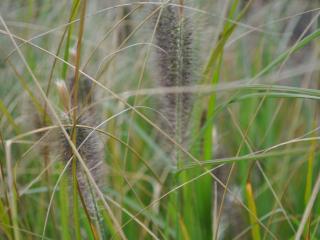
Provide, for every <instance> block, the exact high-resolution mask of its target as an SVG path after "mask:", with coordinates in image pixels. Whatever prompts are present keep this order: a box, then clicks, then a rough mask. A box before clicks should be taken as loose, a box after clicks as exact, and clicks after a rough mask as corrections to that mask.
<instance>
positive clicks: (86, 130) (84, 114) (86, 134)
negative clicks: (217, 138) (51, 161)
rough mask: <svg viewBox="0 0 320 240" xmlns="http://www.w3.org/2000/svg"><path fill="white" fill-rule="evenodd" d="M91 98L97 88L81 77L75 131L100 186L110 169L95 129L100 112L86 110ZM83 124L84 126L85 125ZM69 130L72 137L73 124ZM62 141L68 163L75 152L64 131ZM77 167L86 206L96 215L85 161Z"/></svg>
mask: <svg viewBox="0 0 320 240" xmlns="http://www.w3.org/2000/svg"><path fill="white" fill-rule="evenodd" d="M70 86H71V85H69V87H70ZM88 94H90V95H91V96H90V97H88ZM87 99H90V101H89V102H90V103H91V100H92V99H93V91H92V89H91V84H90V80H89V79H80V84H79V98H78V104H77V108H79V109H81V110H83V111H81V112H80V111H78V117H77V119H76V120H77V122H76V125H78V127H76V133H75V134H76V135H75V136H76V147H77V149H78V151H79V154H80V156H81V157H82V158H83V160H84V162H85V164H86V167H87V168H88V169H89V170H90V173H91V175H92V177H93V178H94V180H95V182H96V183H97V185H98V186H101V184H102V183H103V179H104V177H103V176H104V174H105V173H106V168H105V165H104V161H103V160H104V157H103V153H104V151H103V145H102V142H101V140H100V138H99V136H98V134H97V132H96V131H95V130H93V128H95V127H96V126H97V124H98V123H97V121H96V119H97V117H96V115H95V114H97V112H96V111H93V108H91V110H90V111H85V109H86V106H87V105H88V101H87ZM66 123H67V124H68V125H69V126H73V125H74V123H73V118H71V117H69V118H68V119H67V120H66ZM79 125H81V127H80V126H79ZM66 130H67V132H68V133H69V136H70V138H71V132H72V127H67V128H66ZM59 144H60V147H61V153H62V159H63V160H64V161H65V162H68V161H69V160H70V159H71V158H72V156H73V155H74V154H73V151H72V148H71V147H70V144H69V142H68V141H67V139H66V137H65V136H64V135H63V134H62V132H61V134H60V140H59ZM76 166H77V168H76V173H77V180H78V184H79V189H80V191H81V194H82V196H83V199H84V201H85V205H86V208H87V209H88V211H89V214H90V216H91V217H94V216H96V215H97V213H96V211H95V203H94V198H95V196H94V195H92V193H93V192H95V191H93V190H91V188H90V184H89V182H88V178H87V176H86V175H85V173H84V171H83V170H82V169H83V168H82V166H81V164H80V163H79V162H77V165H76ZM70 174H71V172H70Z"/></svg>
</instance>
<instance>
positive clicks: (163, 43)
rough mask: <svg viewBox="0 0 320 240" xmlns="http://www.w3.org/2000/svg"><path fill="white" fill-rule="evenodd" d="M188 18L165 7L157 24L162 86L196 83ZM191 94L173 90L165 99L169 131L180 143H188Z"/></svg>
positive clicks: (171, 8)
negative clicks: (186, 141) (193, 74)
mask: <svg viewBox="0 0 320 240" xmlns="http://www.w3.org/2000/svg"><path fill="white" fill-rule="evenodd" d="M191 35H192V34H191V30H190V28H189V24H188V20H187V19H186V18H184V19H182V18H179V14H178V12H177V10H176V9H174V8H173V7H172V6H164V8H163V10H162V11H161V16H160V18H159V22H158V25H157V31H156V42H157V45H158V46H159V47H160V48H161V50H159V51H157V61H158V67H159V71H158V72H159V85H160V86H162V87H176V86H179V87H182V86H189V85H190V84H191V83H192V59H191V58H192V50H191V44H192V36H191ZM191 99H192V96H191V94H190V93H179V94H178V93H177V94H176V93H170V94H166V95H164V97H163V98H162V100H161V102H162V105H163V111H164V113H165V115H166V117H167V118H168V120H169V122H170V125H171V126H170V129H172V130H169V134H170V135H172V136H174V137H175V138H176V140H178V141H179V142H180V143H183V142H185V138H186V135H187V130H186V126H187V125H188V119H189V114H190V110H191V107H192V101H191Z"/></svg>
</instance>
